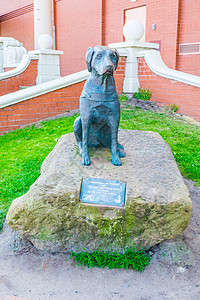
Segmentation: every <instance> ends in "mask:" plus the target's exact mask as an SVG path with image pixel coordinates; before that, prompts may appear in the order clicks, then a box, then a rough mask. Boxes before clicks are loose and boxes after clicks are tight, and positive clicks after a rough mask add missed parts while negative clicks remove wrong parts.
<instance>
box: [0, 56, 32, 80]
mask: <svg viewBox="0 0 200 300" xmlns="http://www.w3.org/2000/svg"><path fill="white" fill-rule="evenodd" d="M31 59H32V57H31V56H30V55H28V54H25V55H23V57H22V60H21V62H20V64H19V65H18V66H17V67H16V68H14V69H12V70H10V71H7V72H4V73H0V80H4V79H7V78H10V77H13V76H17V75H19V74H21V73H22V72H24V71H25V70H26V68H27V67H28V66H29V64H30V62H31Z"/></svg>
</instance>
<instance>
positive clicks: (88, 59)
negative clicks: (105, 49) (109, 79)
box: [86, 47, 94, 72]
mask: <svg viewBox="0 0 200 300" xmlns="http://www.w3.org/2000/svg"><path fill="white" fill-rule="evenodd" d="M93 54H94V49H93V48H92V47H89V48H88V50H87V53H86V64H87V67H88V71H89V72H91V70H92V67H91V62H92V57H93Z"/></svg>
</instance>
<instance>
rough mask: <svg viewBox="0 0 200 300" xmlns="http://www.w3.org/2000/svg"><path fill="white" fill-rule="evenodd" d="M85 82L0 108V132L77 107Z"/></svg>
mask: <svg viewBox="0 0 200 300" xmlns="http://www.w3.org/2000/svg"><path fill="white" fill-rule="evenodd" d="M83 85H84V82H81V83H77V84H74V85H73V86H69V87H66V88H62V89H59V90H56V91H53V92H50V93H47V94H44V95H41V96H38V97H35V98H33V99H30V100H27V101H23V102H20V103H18V104H14V105H11V106H8V107H5V108H2V109H0V134H3V133H5V132H8V131H11V130H15V129H17V128H20V127H21V126H22V125H27V124H31V123H34V122H36V121H39V120H42V119H45V118H47V117H51V116H55V115H57V114H59V113H64V112H66V110H73V109H77V108H78V106H79V101H78V99H79V96H80V94H81V91H82V88H83Z"/></svg>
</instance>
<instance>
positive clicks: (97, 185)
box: [80, 177, 126, 207]
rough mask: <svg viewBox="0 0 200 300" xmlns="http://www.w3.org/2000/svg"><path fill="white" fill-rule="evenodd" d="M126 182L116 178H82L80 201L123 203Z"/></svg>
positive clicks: (108, 203)
mask: <svg viewBox="0 0 200 300" xmlns="http://www.w3.org/2000/svg"><path fill="white" fill-rule="evenodd" d="M125 192H126V184H125V183H123V182H121V181H118V180H107V179H97V178H87V177H85V178H83V180H82V184H81V191H80V201H81V202H84V203H90V204H96V205H102V206H103V205H105V206H108V205H110V206H120V207H123V206H124V205H125Z"/></svg>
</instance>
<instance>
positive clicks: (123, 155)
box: [118, 144, 126, 157]
mask: <svg viewBox="0 0 200 300" xmlns="http://www.w3.org/2000/svg"><path fill="white" fill-rule="evenodd" d="M118 154H119V157H125V156H126V153H125V151H124V147H123V146H122V145H120V144H118Z"/></svg>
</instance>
